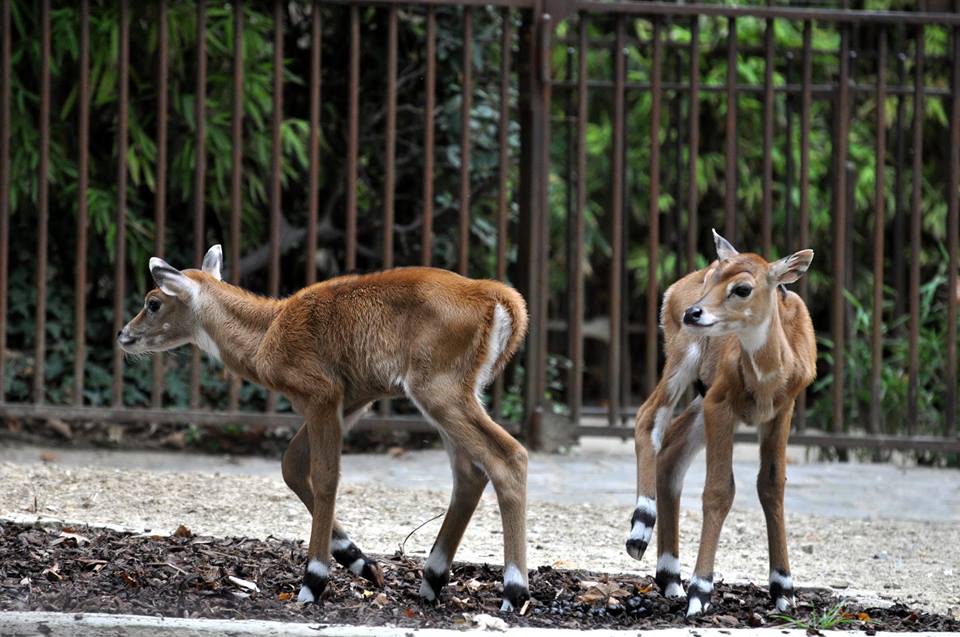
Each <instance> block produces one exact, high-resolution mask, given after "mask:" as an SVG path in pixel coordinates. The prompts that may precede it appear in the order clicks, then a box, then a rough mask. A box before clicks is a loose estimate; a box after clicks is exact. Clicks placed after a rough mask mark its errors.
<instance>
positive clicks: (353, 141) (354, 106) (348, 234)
mask: <svg viewBox="0 0 960 637" xmlns="http://www.w3.org/2000/svg"><path fill="white" fill-rule="evenodd" d="M348 101H349V104H348V107H347V108H348V111H349V113H348V116H347V117H348V123H347V192H346V198H347V201H346V205H347V209H346V219H345V222H344V225H345V233H344V234H345V239H346V244H347V245H346V255H345V262H346V269H347V270H348V271H349V270H354V269H356V267H357V153H358V150H359V148H358V147H359V144H360V141H359V137H360V8H359V7H358V6H357V5H355V4H353V5H350V86H349V89H348Z"/></svg>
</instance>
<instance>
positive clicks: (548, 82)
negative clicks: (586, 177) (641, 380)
mask: <svg viewBox="0 0 960 637" xmlns="http://www.w3.org/2000/svg"><path fill="white" fill-rule="evenodd" d="M555 25H556V22H555V20H554V19H553V16H551V15H550V14H549V13H543V14H542V15H541V16H540V31H539V38H538V47H539V54H538V55H537V60H538V62H539V63H538V64H537V65H536V66H537V68H539V75H540V83H539V89H540V100H541V104H542V106H543V115H544V120H543V143H542V144H541V145H540V147H539V148H538V149H537V153H536V159H535V162H536V163H535V168H536V174H537V180H538V181H539V186H538V190H539V196H538V203H537V207H536V208H534V209H533V211H534V214H536V215H537V216H538V217H539V218H540V219H539V234H538V235H537V238H536V241H538V242H539V243H540V255H539V263H538V264H537V267H538V268H539V273H538V281H539V285H538V286H537V288H536V289H537V294H538V295H539V297H540V300H539V305H540V310H539V312H537V314H536V317H537V319H536V320H532V321H531V325H532V328H531V332H532V333H533V334H536V335H537V337H538V339H537V340H538V341H539V343H538V345H537V351H539V352H540V356H541V364H540V365H539V367H538V368H537V369H536V370H534V371H535V372H536V373H535V376H534V382H535V388H536V392H537V396H538V402H539V407H538V409H537V413H536V414H535V417H534V418H531V419H529V421H528V430H527V432H526V433H527V440H528V441H529V443H528V444H529V445H530V446H531V448H532V449H538V448H540V447H541V446H542V444H543V414H544V411H545V408H546V406H545V405H544V393H545V392H546V390H547V367H548V357H549V355H550V350H549V343H548V340H547V331H548V330H547V325H548V324H549V320H550V268H549V263H550V135H551V124H552V122H551V120H550V113H551V112H552V109H551V100H552V99H553V78H552V67H551V59H552V58H551V52H552V51H553V44H552V40H553V31H554V29H555V28H556V26H555Z"/></svg>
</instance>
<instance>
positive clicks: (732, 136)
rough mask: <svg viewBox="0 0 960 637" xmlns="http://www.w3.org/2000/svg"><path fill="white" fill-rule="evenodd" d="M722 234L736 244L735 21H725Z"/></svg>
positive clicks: (729, 19) (732, 19)
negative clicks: (724, 143) (725, 84)
mask: <svg viewBox="0 0 960 637" xmlns="http://www.w3.org/2000/svg"><path fill="white" fill-rule="evenodd" d="M724 166H725V175H724V176H725V187H724V221H723V233H724V235H725V236H726V238H727V239H728V240H729V241H732V242H733V243H734V245H736V243H737V20H736V18H728V19H727V131H726V155H725V162H724Z"/></svg>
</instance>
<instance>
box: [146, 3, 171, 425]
mask: <svg viewBox="0 0 960 637" xmlns="http://www.w3.org/2000/svg"><path fill="white" fill-rule="evenodd" d="M157 5H158V6H157V35H158V46H157V48H158V50H157V169H156V170H157V179H156V190H155V191H154V199H153V225H154V233H153V253H154V256H157V257H160V258H161V259H162V258H163V256H164V254H165V253H166V234H167V74H168V63H169V36H168V34H167V2H166V0H159V2H158V3H157ZM163 360H164V356H163V354H162V353H160V352H158V353H157V354H155V355H154V357H153V386H152V388H151V391H150V403H151V405H153V406H154V407H161V406H162V405H163V367H164V365H163Z"/></svg>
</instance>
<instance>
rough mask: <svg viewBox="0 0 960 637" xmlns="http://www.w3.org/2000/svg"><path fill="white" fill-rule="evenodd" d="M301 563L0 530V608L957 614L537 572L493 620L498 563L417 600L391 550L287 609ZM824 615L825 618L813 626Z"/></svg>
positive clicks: (666, 616)
mask: <svg viewBox="0 0 960 637" xmlns="http://www.w3.org/2000/svg"><path fill="white" fill-rule="evenodd" d="M304 559H305V547H304V544H303V542H299V541H297V542H293V541H290V540H277V539H274V538H270V539H267V540H252V539H246V538H244V539H235V538H210V537H203V536H196V535H193V534H192V533H191V532H190V531H189V530H188V529H186V528H184V527H180V528H179V529H178V530H177V532H176V533H175V534H174V535H173V536H150V535H144V534H136V535H134V534H126V533H117V532H113V531H103V530H96V529H86V528H83V527H76V528H74V527H66V528H63V529H58V528H37V527H35V526H28V525H19V524H13V523H0V610H7V611H10V610H13V611H26V610H44V611H59V612H65V613H86V612H108V613H120V614H128V615H129V614H138V615H141V614H142V615H153V616H162V617H191V618H197V617H206V618H224V619H226V618H229V619H274V620H284V621H291V622H316V621H318V620H319V621H322V622H324V623H331V624H348V625H355V624H363V625H365V626H381V625H396V626H404V627H416V628H428V627H441V628H442V627H446V628H463V627H465V626H469V625H471V624H475V623H480V622H485V623H486V625H487V626H488V627H491V623H490V622H493V624H495V625H498V626H499V627H500V628H504V627H506V626H507V625H510V626H540V627H551V628H555V627H562V628H573V629H581V630H582V629H588V628H589V629H595V628H620V629H623V628H632V629H635V630H637V629H639V630H647V629H652V628H665V627H677V626H693V627H700V626H703V627H724V628H747V627H750V628H756V627H760V626H778V625H779V626H787V625H798V626H803V625H804V624H806V625H811V624H812V625H817V626H819V627H822V628H827V627H828V625H831V624H832V625H834V627H837V628H845V629H847V630H850V629H858V630H862V631H864V632H865V633H866V634H868V635H870V634H875V633H876V632H877V631H956V630H960V620H957V619H953V618H951V617H948V616H944V615H935V614H930V613H926V612H924V611H922V610H920V609H917V608H911V607H909V606H906V605H902V604H897V605H894V606H891V607H889V608H878V607H876V606H874V605H871V604H869V603H867V604H861V603H858V602H847V603H844V604H843V605H841V606H838V605H837V601H836V599H835V598H834V597H833V596H832V595H831V593H830V592H829V591H827V590H824V589H816V590H803V591H800V592H799V594H798V596H797V606H796V607H795V608H794V609H793V610H792V611H791V612H790V618H786V617H784V616H783V615H781V614H779V613H777V612H775V611H772V609H771V608H770V600H769V596H768V594H767V591H766V589H765V588H764V587H760V586H756V585H753V584H727V583H724V584H720V585H719V586H718V588H717V591H716V592H715V594H714V603H713V606H714V607H713V608H712V609H711V612H710V613H708V614H707V615H705V616H704V617H701V618H697V619H694V620H686V619H685V617H684V615H685V612H686V606H685V603H684V602H683V601H682V600H668V599H666V598H664V597H663V596H662V595H660V594H659V592H658V591H657V590H656V586H655V585H654V584H653V582H652V580H651V579H650V578H649V577H637V576H631V575H622V574H621V575H609V574H606V573H595V572H594V573H591V572H588V571H579V570H567V569H554V568H551V567H549V566H543V567H540V568H538V569H536V570H535V571H534V572H533V573H532V576H531V579H530V594H531V599H530V600H529V601H528V602H526V603H524V605H523V607H522V608H521V609H520V611H519V613H509V614H501V613H499V607H500V598H501V594H502V585H501V583H500V582H501V580H502V571H501V570H500V568H499V567H491V566H488V565H481V564H463V563H460V564H458V565H457V566H456V567H455V568H454V569H453V573H452V574H451V580H450V583H449V584H448V585H447V586H446V587H445V589H444V591H443V593H442V595H441V600H440V602H439V603H438V604H429V603H424V602H423V601H422V600H421V599H420V598H419V597H418V590H419V580H420V577H421V573H422V571H421V569H422V567H423V563H422V561H421V560H417V559H411V558H408V557H404V556H400V555H393V556H380V557H379V559H380V563H381V568H382V573H383V578H384V582H383V586H382V588H381V587H377V586H371V584H370V583H369V582H367V581H365V580H363V579H360V578H358V577H356V576H354V575H352V574H351V573H350V572H349V571H347V570H344V569H338V570H337V571H335V577H334V578H333V580H332V581H331V583H330V586H328V588H327V590H326V592H325V593H324V595H323V597H322V598H321V600H322V603H321V604H320V605H319V606H318V605H314V604H309V605H306V606H304V605H301V604H299V603H297V602H296V591H297V589H298V588H299V585H300V579H301V574H302V569H303V567H302V565H303V561H304ZM824 615H826V616H828V617H830V619H828V620H826V621H825V620H818V619H816V618H818V617H823V616H824ZM791 621H792V622H796V623H794V624H789V623H788V622H791ZM800 622H803V623H802V624H801V623H800ZM833 622H838V623H836V624H833Z"/></svg>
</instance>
